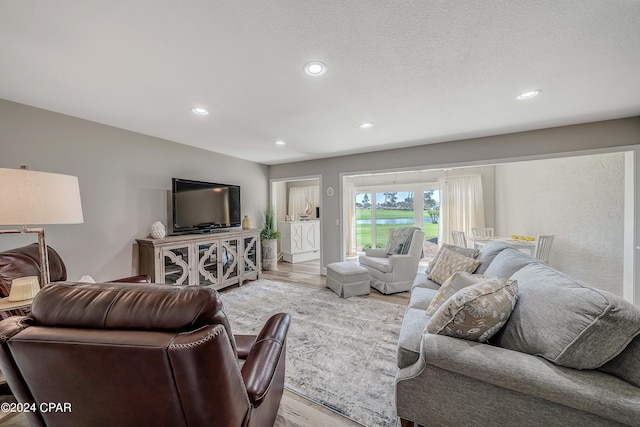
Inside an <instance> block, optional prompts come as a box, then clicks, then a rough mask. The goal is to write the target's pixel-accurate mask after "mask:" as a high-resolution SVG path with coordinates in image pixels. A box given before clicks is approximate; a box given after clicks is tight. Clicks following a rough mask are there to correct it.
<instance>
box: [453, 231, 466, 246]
mask: <svg viewBox="0 0 640 427" xmlns="http://www.w3.org/2000/svg"><path fill="white" fill-rule="evenodd" d="M451 238H452V239H453V244H454V245H455V246H460V247H462V248H466V247H467V237H466V236H465V235H464V231H452V232H451Z"/></svg>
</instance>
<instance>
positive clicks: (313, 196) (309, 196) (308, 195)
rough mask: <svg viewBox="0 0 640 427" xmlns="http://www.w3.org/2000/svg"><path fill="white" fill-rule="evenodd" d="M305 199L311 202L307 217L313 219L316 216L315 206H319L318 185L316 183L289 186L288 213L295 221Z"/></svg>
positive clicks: (301, 211)
mask: <svg viewBox="0 0 640 427" xmlns="http://www.w3.org/2000/svg"><path fill="white" fill-rule="evenodd" d="M307 200H308V201H309V203H310V204H311V216H310V217H309V219H314V218H315V217H316V207H318V206H320V187H319V186H318V185H309V186H306V187H290V188H289V209H288V213H289V216H290V217H291V220H293V221H297V220H299V219H300V214H301V213H303V212H304V209H305V206H306V202H307Z"/></svg>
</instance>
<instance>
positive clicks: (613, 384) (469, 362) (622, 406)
mask: <svg viewBox="0 0 640 427" xmlns="http://www.w3.org/2000/svg"><path fill="white" fill-rule="evenodd" d="M420 352H421V357H420V360H419V361H418V362H416V363H415V364H414V365H412V366H409V367H407V368H403V369H401V370H400V372H399V373H398V377H397V382H401V381H405V380H407V381H421V379H420V376H421V374H422V373H423V372H424V371H425V369H427V368H428V367H429V366H435V367H437V368H440V369H444V370H447V371H449V372H455V373H457V374H459V375H463V376H466V377H470V378H475V379H477V380H480V381H482V382H485V383H488V384H493V385H495V386H498V387H501V388H504V389H509V390H513V391H517V392H520V393H524V394H526V395H529V396H533V397H537V398H539V399H541V400H546V401H551V402H555V403H558V404H560V405H564V406H567V407H571V408H575V409H579V410H582V411H586V412H592V411H593V405H594V404H595V401H594V396H598V398H597V405H598V411H599V412H606V413H607V414H608V415H609V416H611V419H620V418H621V417H623V418H628V419H629V420H634V419H635V420H636V421H637V419H639V417H640V389H639V388H638V387H634V386H633V385H631V384H629V383H627V382H625V381H623V380H620V379H618V378H616V377H614V376H612V375H608V374H605V373H603V372H600V371H597V370H590V369H587V370H577V369H572V368H567V367H564V366H559V365H556V364H554V363H552V362H549V361H548V360H546V359H543V358H541V357H538V356H533V355H530V354H525V353H520V352H517V351H513V350H508V349H505V348H501V347H496V346H493V345H489V344H483V343H478V342H473V341H467V340H463V339H459V338H452V337H447V336H443V335H434V334H424V335H423V336H422V343H421V350H420ZM636 421H633V422H636ZM627 422H629V421H627Z"/></svg>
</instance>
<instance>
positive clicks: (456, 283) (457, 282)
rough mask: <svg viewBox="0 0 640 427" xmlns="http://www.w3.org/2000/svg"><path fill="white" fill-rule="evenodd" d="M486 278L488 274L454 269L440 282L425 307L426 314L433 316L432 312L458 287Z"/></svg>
mask: <svg viewBox="0 0 640 427" xmlns="http://www.w3.org/2000/svg"><path fill="white" fill-rule="evenodd" d="M488 278H489V276H482V275H480V274H471V273H467V272H464V271H456V272H455V273H453V274H452V275H451V277H449V278H448V279H447V280H446V281H445V282H444V283H443V284H442V286H441V287H440V289H438V292H437V293H436V294H435V295H434V296H433V298H432V300H431V302H430V303H429V306H428V307H427V309H426V314H427V315H428V316H433V313H435V312H436V310H438V309H439V308H440V306H441V305H442V304H444V303H445V301H446V300H448V299H449V298H450V297H452V296H453V295H454V294H455V293H456V292H458V291H459V290H460V289H463V288H466V287H467V286H471V285H474V284H476V283H478V282H481V281H482V280H486V279H488Z"/></svg>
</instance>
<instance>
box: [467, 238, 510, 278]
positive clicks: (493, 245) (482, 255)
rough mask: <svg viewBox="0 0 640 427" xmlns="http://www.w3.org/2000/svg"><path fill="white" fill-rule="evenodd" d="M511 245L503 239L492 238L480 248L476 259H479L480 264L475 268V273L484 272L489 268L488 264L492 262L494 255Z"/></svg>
mask: <svg viewBox="0 0 640 427" xmlns="http://www.w3.org/2000/svg"><path fill="white" fill-rule="evenodd" d="M510 247H511V246H510V245H509V244H507V243H505V242H503V241H500V240H494V241H491V242H489V243H487V244H486V245H483V246H482V248H480V252H479V253H478V256H477V257H476V259H477V260H478V261H480V265H479V266H478V268H477V269H476V274H484V272H485V271H486V270H487V268H489V265H491V263H492V262H493V260H494V259H495V257H496V256H497V255H498V254H499V253H500V252H502V251H503V250H505V249H507V248H510Z"/></svg>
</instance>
